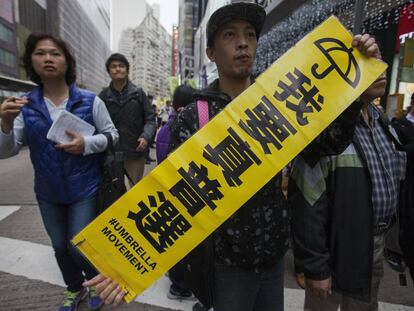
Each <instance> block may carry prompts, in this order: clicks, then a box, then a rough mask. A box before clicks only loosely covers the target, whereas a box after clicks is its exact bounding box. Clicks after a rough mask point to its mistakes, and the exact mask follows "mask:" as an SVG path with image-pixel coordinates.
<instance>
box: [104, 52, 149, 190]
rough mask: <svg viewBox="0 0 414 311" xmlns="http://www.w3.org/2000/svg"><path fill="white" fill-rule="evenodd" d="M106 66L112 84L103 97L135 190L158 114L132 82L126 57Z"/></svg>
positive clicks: (109, 61)
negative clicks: (116, 131) (117, 134)
mask: <svg viewBox="0 0 414 311" xmlns="http://www.w3.org/2000/svg"><path fill="white" fill-rule="evenodd" d="M105 65H106V70H107V72H108V74H109V76H110V77H111V79H112V81H111V84H110V85H109V87H107V88H105V89H103V90H102V91H101V93H99V97H100V98H101V99H102V100H103V101H104V102H105V105H106V108H107V109H108V111H109V114H110V116H111V118H112V121H113V122H114V124H115V127H116V128H117V129H118V132H119V142H120V149H121V150H122V152H123V153H124V167H125V173H126V175H127V177H128V180H129V183H130V187H132V186H133V185H135V184H136V183H137V182H138V181H140V180H141V178H142V176H143V175H144V168H145V155H146V154H147V149H148V148H149V144H150V142H151V141H152V139H153V137H154V135H155V130H156V125H155V112H154V110H153V109H152V107H151V105H150V103H149V101H148V98H147V96H146V94H145V92H144V91H143V90H142V89H141V88H139V87H137V86H135V85H134V84H133V83H132V82H131V81H130V80H129V79H128V74H129V62H128V60H127V59H126V57H125V56H124V55H122V54H119V53H115V54H112V55H111V56H109V58H108V59H107V61H106V64H105Z"/></svg>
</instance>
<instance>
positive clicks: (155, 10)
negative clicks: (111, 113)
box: [119, 5, 172, 98]
mask: <svg viewBox="0 0 414 311" xmlns="http://www.w3.org/2000/svg"><path fill="white" fill-rule="evenodd" d="M122 34H123V35H122V36H121V39H120V45H119V47H120V49H119V51H120V52H121V53H124V54H125V55H126V57H127V58H128V59H129V60H130V63H131V66H130V78H131V80H132V82H133V83H135V84H136V85H138V86H139V87H142V88H143V89H144V91H145V92H146V93H147V94H151V95H153V96H154V97H161V98H167V97H170V92H169V82H168V78H169V76H170V75H171V63H172V37H171V35H170V34H169V33H168V32H167V30H165V28H164V27H163V26H162V25H161V24H160V22H159V7H158V6H155V7H154V6H150V5H147V6H146V14H145V17H144V20H143V21H142V22H141V24H140V25H139V26H138V27H136V28H134V29H127V30H124V31H123V32H122Z"/></svg>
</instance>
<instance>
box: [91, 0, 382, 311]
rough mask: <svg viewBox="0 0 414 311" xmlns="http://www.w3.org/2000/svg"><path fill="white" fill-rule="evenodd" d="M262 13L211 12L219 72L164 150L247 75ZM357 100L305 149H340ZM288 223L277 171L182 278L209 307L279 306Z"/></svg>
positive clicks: (273, 310)
mask: <svg viewBox="0 0 414 311" xmlns="http://www.w3.org/2000/svg"><path fill="white" fill-rule="evenodd" d="M265 16H266V13H265V11H264V9H263V8H262V7H261V6H260V5H257V4H255V3H252V2H249V3H247V2H238V3H233V4H230V5H226V6H223V7H221V8H219V9H218V10H216V11H215V12H214V13H213V14H212V16H211V17H210V19H209V21H208V23H207V49H206V52H207V56H208V57H209V59H210V60H212V61H214V62H215V63H216V65H217V69H218V75H219V78H218V79H217V80H216V81H214V82H213V83H212V84H211V85H210V86H209V87H208V88H207V89H205V90H203V91H201V92H199V93H196V94H195V95H194V99H195V102H194V103H192V104H190V105H188V106H187V107H185V108H184V110H183V111H181V112H180V113H179V114H178V116H177V118H176V119H175V121H174V123H173V124H172V126H171V144H170V150H171V151H172V150H174V149H175V148H177V147H178V146H179V145H180V144H182V143H183V142H185V141H186V140H187V139H188V138H190V136H191V135H192V134H194V133H195V132H196V131H197V130H198V129H199V125H200V120H199V118H198V116H199V113H201V114H202V118H201V119H203V120H204V119H205V117H207V119H211V118H213V117H214V116H215V115H216V114H218V113H219V112H220V111H222V110H223V109H224V108H225V107H226V105H227V104H229V103H230V102H231V101H232V100H233V99H234V98H236V97H237V96H238V95H240V94H241V93H242V92H243V91H244V90H246V89H247V88H248V87H249V86H250V85H251V84H252V83H253V82H254V81H253V79H252V76H251V73H252V66H253V59H254V56H255V53H256V47H257V40H258V38H259V35H260V32H261V29H262V26H263V23H264V19H265ZM353 45H354V47H358V48H359V49H360V50H362V51H364V53H365V55H368V56H373V55H375V56H376V55H377V52H378V47H377V45H376V43H375V40H373V39H372V38H371V37H370V36H369V35H364V36H356V37H355V38H354V41H353ZM198 100H200V101H202V102H207V111H203V110H204V109H200V111H198V109H197V107H198V104H197V101H198ZM200 106H201V105H200ZM203 107H204V108H205V106H204V105H203ZM360 107H361V106H360V103H355V104H354V105H351V106H350V108H349V109H347V110H346V111H345V112H344V113H343V114H342V115H341V116H340V117H339V118H338V119H337V120H336V122H334V124H333V125H332V126H330V127H329V129H327V130H326V131H324V132H323V133H322V134H321V135H320V136H319V137H318V138H317V139H316V141H315V143H314V145H313V146H312V147H311V148H310V149H309V153H311V154H314V153H316V156H319V155H320V154H324V153H332V154H335V153H340V152H342V150H343V149H344V148H346V146H347V145H348V144H349V141H350V138H351V137H352V133H353V130H354V129H355V124H356V121H357V116H358V113H359V110H360ZM205 113H206V114H207V116H205V115H204V114H205ZM275 175H276V172H275ZM288 226H289V217H288V209H287V202H286V200H285V197H284V195H283V192H282V189H281V173H279V174H277V175H276V176H275V177H274V178H272V179H271V180H270V181H269V182H268V183H267V184H266V185H265V186H264V187H263V188H262V189H260V190H259V191H258V192H257V193H256V194H254V195H253V196H252V197H251V198H250V199H249V200H248V201H247V202H246V203H245V204H244V205H243V206H241V207H240V208H239V209H238V210H237V211H236V212H235V213H234V214H233V216H231V217H230V218H229V219H228V220H227V221H226V222H224V223H223V224H222V225H221V226H220V227H219V228H218V229H217V230H216V231H215V232H214V233H212V235H211V236H210V237H209V238H207V239H206V240H205V241H203V242H202V243H201V244H200V245H199V246H198V247H196V249H195V250H194V251H192V252H191V253H190V254H189V255H188V256H187V258H185V259H184V260H186V261H187V262H188V265H187V266H188V267H189V268H190V269H189V270H188V276H189V280H188V281H187V283H188V284H189V285H190V288H191V290H192V292H193V293H194V295H195V296H196V297H197V298H198V299H199V300H200V301H201V302H202V303H203V305H204V307H206V308H210V307H211V306H212V307H213V309H214V311H229V310H238V311H253V310H256V311H258V310H260V311H280V310H283V308H284V299H283V276H284V262H283V257H284V254H285V252H286V250H287V248H288V247H289V242H288V237H289V229H288ZM91 284H97V288H99V291H100V292H101V298H103V299H104V300H105V302H107V303H114V304H118V303H119V302H120V301H122V297H123V295H124V293H122V291H121V290H120V289H119V288H117V284H116V282H111V281H110V280H108V279H105V278H104V277H103V276H97V277H96V278H95V279H94V280H91V281H89V282H86V283H85V285H91Z"/></svg>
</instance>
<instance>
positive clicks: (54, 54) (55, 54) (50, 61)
mask: <svg viewBox="0 0 414 311" xmlns="http://www.w3.org/2000/svg"><path fill="white" fill-rule="evenodd" d="M32 66H33V69H34V71H35V72H36V73H37V74H38V75H39V76H40V79H41V80H42V81H45V80H50V79H62V78H63V79H64V78H65V74H66V71H67V69H68V66H67V64H66V58H65V54H63V51H62V49H61V48H59V47H58V46H57V45H56V44H55V43H54V42H53V41H52V40H50V39H44V40H40V41H39V42H38V43H37V45H36V47H35V49H34V51H33V53H32Z"/></svg>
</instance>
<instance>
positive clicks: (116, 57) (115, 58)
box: [105, 53, 129, 72]
mask: <svg viewBox="0 0 414 311" xmlns="http://www.w3.org/2000/svg"><path fill="white" fill-rule="evenodd" d="M114 61H118V62H121V63H123V64H124V65H125V66H126V68H127V70H128V72H129V62H128V60H127V58H126V57H125V56H124V55H123V54H121V53H114V54H112V55H111V56H109V58H108V59H107V60H106V63H105V66H106V71H107V72H109V66H110V65H111V63H112V62H114Z"/></svg>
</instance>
